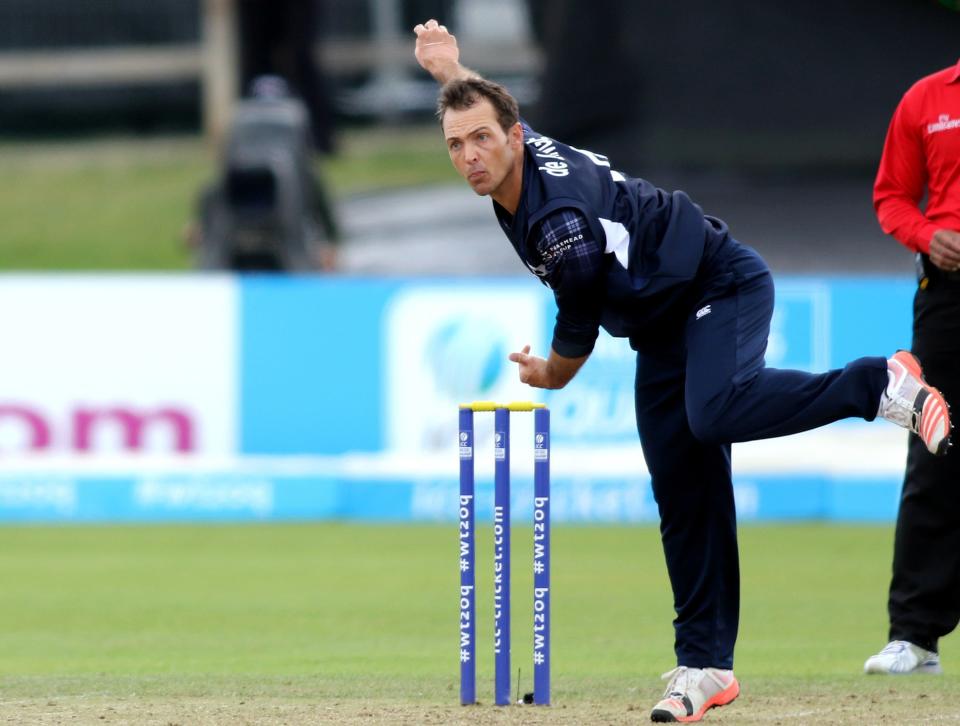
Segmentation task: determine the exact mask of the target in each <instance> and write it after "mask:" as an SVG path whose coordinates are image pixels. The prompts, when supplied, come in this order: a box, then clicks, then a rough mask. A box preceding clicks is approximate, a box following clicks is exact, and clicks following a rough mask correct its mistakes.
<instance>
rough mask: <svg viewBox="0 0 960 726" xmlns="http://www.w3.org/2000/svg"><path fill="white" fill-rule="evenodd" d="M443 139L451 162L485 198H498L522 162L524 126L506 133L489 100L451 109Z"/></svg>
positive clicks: (444, 122)
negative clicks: (497, 195)
mask: <svg viewBox="0 0 960 726" xmlns="http://www.w3.org/2000/svg"><path fill="white" fill-rule="evenodd" d="M443 135H444V138H445V139H446V142H447V151H448V152H449V153H450V161H452V162H453V165H454V167H455V168H456V170H457V171H458V172H459V173H460V176H462V177H463V178H464V179H466V180H467V183H468V184H469V185H470V186H471V187H472V188H473V191H475V192H476V193H477V194H480V195H482V196H485V195H487V194H493V195H496V192H497V190H498V189H499V188H500V186H501V185H502V184H503V182H504V180H505V179H506V178H507V176H508V175H509V174H510V172H511V171H512V170H513V168H514V165H515V164H516V163H517V162H518V159H522V156H520V155H521V154H522V150H523V132H522V131H521V130H520V124H516V125H515V126H514V127H513V128H511V129H510V130H509V132H505V131H504V130H503V129H502V128H500V123H499V121H497V114H496V111H495V110H494V108H493V105H492V104H491V103H490V101H488V100H487V99H485V98H483V99H481V100H480V101H478V102H477V103H475V104H473V106H471V107H470V108H467V109H463V110H462V111H457V110H454V109H447V111H446V112H445V113H444V115H443Z"/></svg>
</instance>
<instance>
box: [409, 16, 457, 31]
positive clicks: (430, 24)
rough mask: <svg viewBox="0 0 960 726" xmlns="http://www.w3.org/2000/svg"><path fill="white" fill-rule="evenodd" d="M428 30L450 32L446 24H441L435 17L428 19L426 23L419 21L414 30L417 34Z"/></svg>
mask: <svg viewBox="0 0 960 726" xmlns="http://www.w3.org/2000/svg"><path fill="white" fill-rule="evenodd" d="M428 30H440V31H443V32H444V33H449V32H450V31H448V30H447V26H446V25H440V23H438V22H437V21H436V20H434V19H433V18H430V20H428V21H427V22H425V23H418V24H417V25H415V26H414V28H413V32H414V33H416V34H417V35H420V34H421V33H425V32H427V31H428Z"/></svg>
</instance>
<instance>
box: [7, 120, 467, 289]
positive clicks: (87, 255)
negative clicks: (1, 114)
mask: <svg viewBox="0 0 960 726" xmlns="http://www.w3.org/2000/svg"><path fill="white" fill-rule="evenodd" d="M0 166H2V168H3V170H4V174H5V177H6V179H7V182H8V183H7V184H5V185H4V193H3V194H2V195H0V270H184V269H189V268H190V267H191V264H192V262H191V256H190V251H189V248H188V246H187V245H186V243H185V241H184V230H185V228H186V226H187V225H188V224H189V223H190V222H191V220H193V218H194V216H195V204H196V198H197V194H198V191H199V190H200V189H201V187H202V186H203V185H204V184H206V183H207V182H209V181H210V180H211V179H213V177H214V175H215V173H216V168H217V158H216V154H215V153H214V152H213V150H212V149H210V148H208V147H207V146H205V145H204V143H203V142H202V141H201V140H200V139H199V138H193V139H191V138H186V139H143V140H140V139H137V140H123V139H120V140H108V141H88V142H64V143H48V144H10V143H7V144H0ZM322 173H323V175H324V177H325V178H326V179H327V180H328V181H329V184H330V187H331V189H332V191H333V194H334V196H335V197H344V196H347V195H350V194H355V193H361V192H368V191H373V190H381V189H390V188H397V187H404V186H411V185H418V184H435V183H447V182H452V181H454V180H455V178H456V177H455V175H454V172H453V170H452V169H451V167H450V162H449V159H448V158H447V155H446V152H445V151H444V147H443V144H442V143H441V141H440V138H439V132H438V131H437V130H436V128H435V127H433V126H429V127H417V128H411V129H394V130H356V131H351V132H346V133H345V134H344V137H343V143H342V149H341V152H340V153H339V154H338V155H337V156H336V157H334V158H332V159H331V160H330V161H329V162H327V163H325V164H324V165H323V170H322Z"/></svg>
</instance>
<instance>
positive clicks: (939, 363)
mask: <svg viewBox="0 0 960 726" xmlns="http://www.w3.org/2000/svg"><path fill="white" fill-rule="evenodd" d="M924 193H926V195H927V204H926V208H925V209H924V208H922V207H921V200H922V199H923V196H924ZM873 203H874V207H875V208H876V210H877V217H878V218H879V220H880V226H881V227H883V231H884V232H886V233H887V234H891V235H893V236H894V237H895V238H896V239H897V240H898V241H899V242H900V243H902V244H903V245H904V246H905V247H907V248H908V249H910V250H912V251H913V252H914V253H916V259H917V277H918V283H919V284H918V287H917V293H916V297H915V298H914V304H913V353H914V354H915V355H916V356H917V357H918V358H919V359H920V361H921V362H922V363H923V370H924V373H925V375H926V378H927V380H928V381H929V382H930V384H931V385H934V386H936V387H937V388H939V389H940V391H941V392H942V393H943V395H944V397H945V398H946V399H947V400H948V401H957V400H960V63H958V64H957V65H955V66H951V67H950V68H946V69H944V70H942V71H939V72H937V73H934V74H933V75H930V76H927V77H926V78H923V79H921V80H920V81H918V82H917V83H916V84H914V86H913V87H912V88H911V89H910V90H908V91H907V92H906V94H905V95H904V96H903V99H902V100H901V101H900V105H899V106H898V107H897V110H896V112H895V113H894V114H893V119H892V120H891V122H890V128H889V131H888V132H887V140H886V143H885V145H884V147H883V157H882V158H881V160H880V170H879V172H878V173H877V180H876V183H875V185H874V190H873ZM909 446H910V448H909V453H908V454H907V469H906V476H905V478H904V483H903V493H902V496H901V499H900V512H899V515H898V517H897V529H896V538H895V541H894V550H893V579H892V581H891V583H890V596H889V602H888V608H889V613H890V635H889V638H890V643H888V645H887V646H886V647H885V648H884V649H883V650H882V651H880V653H878V654H877V655H874V656H871V657H870V658H868V659H867V662H866V664H865V665H864V670H865V671H866V672H867V673H891V674H892V673H940V672H941V667H940V658H939V655H938V648H937V642H938V640H939V639H940V638H941V637H942V636H944V635H946V634H947V633H949V632H950V631H952V630H953V629H954V628H955V627H956V626H957V623H958V621H960V452H958V451H956V450H952V451H951V452H950V453H949V454H947V455H946V456H940V457H935V456H933V455H931V454H930V452H928V451H927V449H926V448H925V447H924V446H923V444H922V443H920V442H919V440H918V439H917V438H916V437H914V438H912V439H911V441H910V445H909Z"/></svg>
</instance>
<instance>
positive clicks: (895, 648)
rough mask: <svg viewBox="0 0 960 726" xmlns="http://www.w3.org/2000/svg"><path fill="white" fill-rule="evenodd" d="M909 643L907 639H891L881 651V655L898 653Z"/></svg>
mask: <svg viewBox="0 0 960 726" xmlns="http://www.w3.org/2000/svg"><path fill="white" fill-rule="evenodd" d="M907 646H908V643H907V641H905V640H891V641H890V642H889V643H887V645H886V647H884V649H883V650H881V651H880V655H898V654H900V653H902V652H903V651H905V650H906V649H907Z"/></svg>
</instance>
